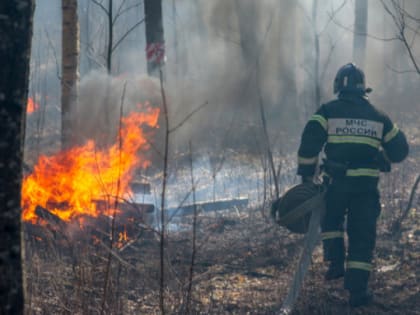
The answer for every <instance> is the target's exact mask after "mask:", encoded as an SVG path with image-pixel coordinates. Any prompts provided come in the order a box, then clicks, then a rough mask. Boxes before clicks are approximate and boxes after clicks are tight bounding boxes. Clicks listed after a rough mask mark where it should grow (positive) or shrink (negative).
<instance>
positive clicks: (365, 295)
mask: <svg viewBox="0 0 420 315" xmlns="http://www.w3.org/2000/svg"><path fill="white" fill-rule="evenodd" d="M372 302H373V294H372V292H370V291H369V290H364V291H357V292H352V291H350V298H349V304H350V306H351V307H359V306H365V305H369V304H371V303H372Z"/></svg>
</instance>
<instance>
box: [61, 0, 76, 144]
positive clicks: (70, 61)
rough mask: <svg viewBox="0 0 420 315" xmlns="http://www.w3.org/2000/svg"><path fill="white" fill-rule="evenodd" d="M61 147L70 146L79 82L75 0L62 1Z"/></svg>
mask: <svg viewBox="0 0 420 315" xmlns="http://www.w3.org/2000/svg"><path fill="white" fill-rule="evenodd" d="M61 7H62V13H63V17H62V25H63V27H62V49H61V54H62V62H61V73H62V74H61V75H62V77H61V147H62V148H63V149H67V148H69V147H70V146H71V145H72V139H71V138H72V129H73V128H72V118H73V117H72V116H73V115H72V111H73V108H74V106H75V104H76V102H77V83H78V80H79V19H78V15H77V0H62V1H61Z"/></svg>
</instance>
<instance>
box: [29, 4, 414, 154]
mask: <svg viewBox="0 0 420 315" xmlns="http://www.w3.org/2000/svg"><path fill="white" fill-rule="evenodd" d="M46 2H47V1H39V3H38V7H37V12H36V16H35V34H34V50H33V53H34V56H35V57H36V58H34V59H33V60H37V63H36V64H35V63H34V64H33V67H32V81H31V89H32V91H35V92H36V93H44V92H43V91H42V89H41V88H39V87H38V86H39V84H37V83H36V82H39V80H42V79H43V78H48V79H47V80H48V81H49V83H48V85H47V86H49V87H50V88H49V89H53V91H48V95H52V96H54V95H55V96H56V100H57V104H56V107H59V104H58V100H59V84H58V83H57V82H59V81H58V78H57V77H58V76H57V75H56V72H57V67H56V64H59V62H60V60H59V59H60V28H59V25H60V13H59V9H60V8H59V6H58V5H57V6H50V5H49V4H47V3H46ZM120 2H121V1H118V0H115V4H116V5H117V6H118V4H119V3H120ZM406 2H407V3H410V4H412V5H413V6H414V7H413V8H411V9H412V12H416V14H417V15H419V14H420V12H419V10H420V9H419V7H420V6H418V5H417V6H416V3H417V1H416V0H411V1H406ZM48 3H49V1H48ZM135 3H139V6H136V7H135V9H133V10H130V11H128V12H127V15H124V17H123V18H122V19H120V20H119V21H118V22H117V23H116V25H115V38H120V37H121V36H122V35H123V34H124V33H125V31H126V30H128V29H129V28H130V26H131V25H134V24H135V23H136V22H137V21H139V20H141V19H142V18H143V5H142V4H141V3H140V2H138V1H135V0H130V1H128V0H127V1H126V4H127V5H134V4H135ZM313 3H314V1H310V0H302V1H292V0H287V1H276V0H261V1H254V0H212V1H204V0H199V1H192V0H184V1H169V0H166V1H163V4H164V7H163V15H164V33H165V41H166V52H167V60H166V65H165V69H164V72H165V82H164V88H165V92H166V93H167V101H168V107H169V111H170V117H169V118H170V125H171V126H172V127H174V126H176V125H177V124H178V123H180V122H182V121H183V119H184V118H185V117H187V116H188V115H189V114H190V113H191V112H193V111H194V110H195V109H196V108H197V107H199V106H200V105H202V104H204V103H208V104H207V105H206V106H205V107H204V108H203V109H202V110H200V111H199V112H198V113H196V114H195V115H193V116H192V117H191V118H190V119H188V121H186V122H185V123H184V124H183V125H182V126H181V127H180V128H178V129H177V130H176V131H175V132H173V134H171V137H172V141H173V143H172V148H173V149H174V150H179V151H181V152H182V151H184V152H185V151H186V150H187V147H188V144H189V142H192V144H193V146H194V147H195V148H202V149H203V150H220V149H222V148H232V149H235V150H236V149H240V150H242V149H246V150H247V151H253V152H259V151H260V150H261V147H262V146H263V144H262V143H263V141H262V138H261V133H262V127H261V118H260V103H262V104H263V105H264V109H265V113H266V116H267V126H268V131H269V134H270V138H271V144H272V145H273V148H274V150H278V151H280V150H282V151H283V152H285V150H295V149H296V147H295V146H296V142H297V140H298V136H299V134H300V130H301V128H302V126H303V124H304V123H305V121H306V119H307V118H308V116H309V115H310V114H312V112H313V111H314V110H315V108H316V107H317V106H318V105H319V104H315V97H314V84H315V78H314V62H315V56H316V54H315V37H318V39H319V43H320V51H319V80H320V88H321V102H325V101H327V100H329V99H330V98H331V97H333V95H332V82H333V78H334V75H335V73H336V71H337V69H338V68H339V67H340V66H341V65H343V64H345V63H347V62H350V61H352V44H353V33H352V29H353V24H354V1H338V0H328V1H318V8H317V10H316V14H315V15H314V14H313ZM79 5H80V22H81V39H82V42H81V53H82V56H81V63H82V68H81V74H82V77H81V85H80V103H79V105H78V107H77V113H78V117H77V119H76V120H77V121H78V128H77V132H78V134H77V136H78V138H80V139H83V138H87V137H90V136H92V135H94V136H96V134H97V133H101V132H103V131H106V130H108V132H109V133H110V134H112V133H114V131H115V130H114V129H115V122H116V121H118V117H119V108H120V106H121V94H122V87H123V86H124V84H125V82H127V83H126V84H127V94H126V98H125V104H126V105H125V108H126V110H128V109H129V106H132V105H133V104H135V103H136V102H137V101H139V102H142V101H145V100H147V98H150V99H149V101H150V102H151V103H156V104H161V96H160V86H159V82H158V80H157V79H156V78H152V79H146V74H145V73H146V62H145V53H144V46H145V40H144V25H143V24H141V25H140V26H139V27H137V28H136V29H135V30H134V31H133V32H132V33H130V35H129V36H127V37H126V38H125V40H124V41H123V42H122V43H121V46H119V47H118V48H117V49H116V50H115V54H114V59H113V69H112V74H111V77H107V76H104V75H103V72H101V71H102V69H103V64H104V51H105V45H106V38H107V37H106V24H105V23H106V19H105V17H104V15H103V12H101V10H100V9H99V8H98V7H97V6H95V5H93V4H92V2H91V1H89V0H83V1H80V2H79ZM413 10H414V11H413ZM368 16H369V17H368V19H369V20H368V33H369V38H368V39H367V51H366V64H365V66H364V70H365V72H366V77H367V82H368V85H369V86H371V87H372V88H373V90H374V91H373V93H372V94H371V99H372V101H373V102H374V103H375V104H377V105H378V107H380V108H385V109H387V110H391V111H392V110H393V109H394V114H395V115H397V116H398V117H396V118H397V119H398V120H403V119H406V118H407V116H411V117H413V115H410V113H413V112H418V110H419V109H420V108H419V107H420V104H419V102H418V101H415V100H417V99H419V93H420V92H419V91H418V88H417V87H418V82H419V78H418V75H417V76H416V75H411V74H408V73H398V72H397V71H396V70H407V69H410V62H409V59H408V56H407V54H406V52H405V50H404V47H403V46H402V45H401V43H399V42H398V41H382V40H378V39H375V38H390V37H393V36H394V35H395V28H394V26H393V23H392V20H391V19H390V17H389V16H387V15H386V14H385V12H384V10H383V8H382V5H381V3H380V2H379V1H374V2H369V15H368ZM47 35H48V36H47ZM414 49H415V50H414V52H415V53H416V56H418V55H419V51H420V49H419V47H418V45H417V46H416V45H415V46H414ZM38 61H39V62H38ZM98 69H99V70H100V71H99V72H98V71H97V70H98ZM54 80H55V81H54ZM51 81H54V82H51ZM413 108H415V110H413ZM105 112H106V113H107V115H104V113H105ZM106 117H108V118H106ZM107 119H108V121H107ZM103 129H105V130H103ZM285 148H288V149H285Z"/></svg>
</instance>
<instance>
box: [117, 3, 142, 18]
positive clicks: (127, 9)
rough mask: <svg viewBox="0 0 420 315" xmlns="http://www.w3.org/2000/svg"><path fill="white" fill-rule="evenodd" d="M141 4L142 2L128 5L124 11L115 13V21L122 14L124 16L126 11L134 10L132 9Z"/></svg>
mask: <svg viewBox="0 0 420 315" xmlns="http://www.w3.org/2000/svg"><path fill="white" fill-rule="evenodd" d="M140 5H141V3H136V4H133V5H131V6H128V7H127V8H125V9H124V10H122V11H120V12H117V14H116V15H115V18H114V20H115V21H114V22H116V21H117V19H118V18H119V17H120V16H122V15H123V14H124V13H126V12H128V11H130V10H132V9H134V8H136V7H139V6H140Z"/></svg>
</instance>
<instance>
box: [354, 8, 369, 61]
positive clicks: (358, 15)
mask: <svg viewBox="0 0 420 315" xmlns="http://www.w3.org/2000/svg"><path fill="white" fill-rule="evenodd" d="M354 16H355V17H354V37H353V60H354V62H355V63H356V64H357V65H358V66H360V67H361V68H364V66H365V56H366V34H367V23H368V2H367V0H356V2H355V11H354Z"/></svg>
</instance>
